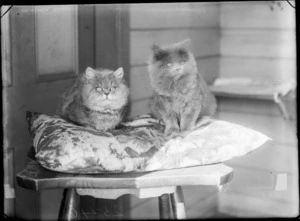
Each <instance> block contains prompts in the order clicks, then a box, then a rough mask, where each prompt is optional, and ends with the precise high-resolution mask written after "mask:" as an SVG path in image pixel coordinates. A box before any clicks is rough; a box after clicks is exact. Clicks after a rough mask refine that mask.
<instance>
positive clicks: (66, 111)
mask: <svg viewBox="0 0 300 221" xmlns="http://www.w3.org/2000/svg"><path fill="white" fill-rule="evenodd" d="M123 75H124V73H123V68H118V69H117V70H116V71H112V70H108V69H92V68H90V67H88V68H87V69H86V71H85V72H84V73H82V74H80V75H79V76H78V77H77V79H76V80H75V82H74V83H73V85H72V86H71V87H70V88H69V89H68V90H67V91H66V92H65V93H64V94H63V95H62V97H61V99H60V102H59V105H58V111H57V113H58V114H59V115H60V116H61V117H62V118H65V119H66V120H69V121H72V122H74V123H76V124H78V125H81V126H86V127H90V128H93V129H96V130H101V131H106V130H110V129H114V128H115V127H116V126H117V125H118V124H119V123H120V122H121V121H122V119H123V117H124V114H125V111H126V107H127V104H128V97H129V90H128V87H127V85H126V82H125V80H124V79H123Z"/></svg>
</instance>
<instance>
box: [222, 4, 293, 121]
mask: <svg viewBox="0 0 300 221" xmlns="http://www.w3.org/2000/svg"><path fill="white" fill-rule="evenodd" d="M270 5H271V2H267V1H265V2H263V1H262V2H235V3H222V4H221V5H220V27H221V29H220V33H221V39H220V41H221V42H220V46H221V48H220V69H219V70H220V72H219V76H220V77H254V78H259V79H269V80H270V81H273V82H275V83H279V82H283V81H286V80H290V79H294V80H296V36H295V9H293V8H292V7H291V6H290V5H289V4H288V3H287V2H281V6H280V7H279V6H278V5H274V7H273V10H271V9H270ZM241 102H243V105H240V104H238V105H234V104H233V103H232V99H231V100H229V101H228V102H225V101H224V100H223V101H222V100H221V101H220V103H221V105H220V107H219V108H220V109H222V110H225V109H226V111H240V112H245V111H246V112H247V111H248V112H249V111H250V112H251V113H255V114H264V115H266V114H272V115H276V116H279V115H280V112H279V110H278V109H277V107H276V106H275V105H274V104H273V103H272V102H269V103H268V102H264V103H263V105H256V104H255V101H254V102H253V101H251V100H250V101H241ZM287 103H289V101H287ZM287 105H289V104H287ZM253 107H254V108H253ZM289 111H292V112H293V113H294V112H295V110H289Z"/></svg>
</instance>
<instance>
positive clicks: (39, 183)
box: [16, 158, 233, 220]
mask: <svg viewBox="0 0 300 221" xmlns="http://www.w3.org/2000/svg"><path fill="white" fill-rule="evenodd" d="M232 177H233V169H232V168H230V167H228V166H225V165H224V164H214V165H209V166H197V167H189V168H181V169H174V170H164V171H155V172H145V173H119V174H93V175H87V174H68V173H59V172H53V171H50V170H47V169H44V168H43V167H41V166H40V164H39V163H38V162H37V161H36V160H35V159H33V158H28V161H27V165H26V168H25V169H24V170H23V171H22V172H20V173H19V174H18V175H17V177H16V179H17V183H18V185H20V186H22V187H24V188H27V189H30V190H34V191H40V190H45V189H54V188H65V191H64V197H63V199H62V204H61V208H60V213H59V220H77V219H80V213H79V211H80V210H79V202H80V197H79V196H80V195H90V196H93V197H95V198H103V199H117V198H118V197H120V196H122V195H125V194H133V195H135V196H137V197H139V198H148V197H158V198H159V215H160V218H161V219H169V218H170V206H169V205H170V204H169V201H170V199H171V205H172V210H173V215H174V219H186V213H185V206H184V199H183V192H182V189H181V186H185V185H215V186H221V185H223V184H225V183H228V182H229V181H230V180H231V179H232Z"/></svg>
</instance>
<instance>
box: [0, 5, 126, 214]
mask: <svg viewBox="0 0 300 221" xmlns="http://www.w3.org/2000/svg"><path fill="white" fill-rule="evenodd" d="M98 7H100V6H95V5H88V6H76V5H67V6H13V7H12V8H11V9H10V11H9V13H7V14H6V15H5V16H7V18H8V24H9V25H8V26H7V27H8V28H7V29H6V30H5V32H4V33H3V35H6V37H7V39H9V42H8V43H5V44H6V49H7V52H9V53H8V54H9V56H5V57H4V59H3V60H2V61H4V62H5V63H6V64H8V67H10V68H7V69H5V71H4V73H3V76H4V78H3V79H4V80H5V81H3V129H4V150H5V153H7V154H6V156H7V158H8V159H9V158H10V160H7V164H6V168H5V175H6V177H7V179H6V180H7V182H8V183H9V185H10V187H11V188H13V189H14V191H15V198H13V200H14V201H13V204H14V205H13V206H12V209H10V213H11V214H12V215H13V214H15V216H16V217H18V218H22V219H38V220H39V219H51V220H52V219H56V218H57V216H58V208H59V206H60V200H61V196H62V190H46V191H41V192H33V191H30V190H26V189H24V188H21V187H19V186H17V185H15V174H17V173H18V172H20V171H21V170H22V169H23V168H24V166H25V157H26V153H27V151H28V149H29V148H30V146H31V140H30V137H29V133H28V125H27V122H26V119H25V113H26V111H27V110H30V111H36V112H43V113H49V114H54V113H55V109H56V105H57V101H58V98H59V96H60V95H61V94H62V93H63V91H64V90H65V89H66V88H67V87H69V86H70V85H71V84H72V82H73V80H74V77H76V75H77V73H78V72H82V71H83V70H85V68H86V67H87V66H90V67H97V66H99V65H101V66H102V65H107V66H109V61H114V62H115V61H116V63H112V64H111V67H115V66H119V65H123V66H125V68H126V64H125V63H126V62H125V61H124V60H122V59H121V58H122V56H120V53H124V50H120V49H118V48H116V53H113V54H112V57H110V58H109V60H107V61H105V62H103V61H104V58H105V56H104V57H103V55H106V54H108V53H109V51H110V48H109V47H112V46H111V45H116V44H117V43H118V45H119V44H120V41H119V37H118V34H119V33H120V30H121V29H120V28H119V29H118V28H117V29H116V27H117V26H115V25H112V26H107V27H106V28H107V31H109V32H110V33H112V34H113V35H110V37H111V38H112V39H114V40H113V41H110V42H109V44H105V43H104V42H102V41H101V43H99V42H98V41H97V40H99V39H101V38H102V37H99V35H101V34H102V33H101V32H99V33H98V32H97V31H96V30H99V28H97V25H99V23H98V21H97V19H96V18H97V8H98ZM113 8H117V5H116V6H114V7H113ZM117 11H118V10H113V11H112V12H113V13H116V12H117ZM119 15H120V13H119V14H118V16H119ZM118 16H113V18H117V17H118ZM103 19H105V18H103ZM1 20H2V19H1ZM103 21H104V20H103ZM1 25H2V21H1ZM101 27H102V26H101ZM115 30H117V31H115ZM99 44H100V45H99ZM125 45H126V44H125ZM124 48H125V47H124ZM99 51H101V53H100V52H99ZM100 54H101V55H102V57H99V55H100Z"/></svg>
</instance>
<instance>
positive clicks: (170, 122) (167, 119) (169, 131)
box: [163, 115, 180, 137]
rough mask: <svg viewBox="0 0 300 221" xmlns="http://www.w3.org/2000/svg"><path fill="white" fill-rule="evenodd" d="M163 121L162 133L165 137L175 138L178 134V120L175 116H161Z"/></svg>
mask: <svg viewBox="0 0 300 221" xmlns="http://www.w3.org/2000/svg"><path fill="white" fill-rule="evenodd" d="M163 121H164V124H165V132H164V134H165V136H167V137H176V136H178V135H179V134H180V128H179V124H178V120H177V117H176V116H175V115H166V116H163Z"/></svg>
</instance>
